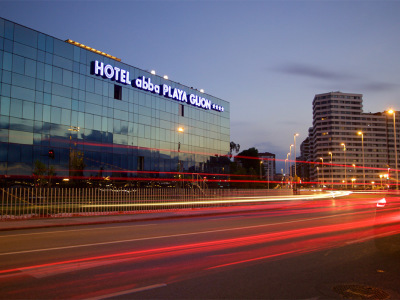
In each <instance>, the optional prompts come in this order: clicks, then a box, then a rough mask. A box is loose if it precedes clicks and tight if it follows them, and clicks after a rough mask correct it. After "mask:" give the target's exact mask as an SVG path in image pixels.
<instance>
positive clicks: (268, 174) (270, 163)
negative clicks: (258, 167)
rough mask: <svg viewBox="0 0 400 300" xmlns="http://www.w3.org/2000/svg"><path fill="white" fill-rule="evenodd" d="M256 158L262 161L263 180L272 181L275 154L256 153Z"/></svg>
mask: <svg viewBox="0 0 400 300" xmlns="http://www.w3.org/2000/svg"><path fill="white" fill-rule="evenodd" d="M258 157H259V158H260V159H261V161H262V165H263V167H264V170H265V178H266V179H267V180H274V179H275V173H276V167H275V154H273V153H269V152H263V153H258Z"/></svg>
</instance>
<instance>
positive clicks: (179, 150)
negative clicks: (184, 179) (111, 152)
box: [178, 127, 185, 188]
mask: <svg viewBox="0 0 400 300" xmlns="http://www.w3.org/2000/svg"><path fill="white" fill-rule="evenodd" d="M184 131H185V130H184V129H183V127H178V185H179V188H180V187H181V182H180V179H181V161H180V158H179V153H180V152H181V142H180V141H179V134H180V133H183V132H184Z"/></svg>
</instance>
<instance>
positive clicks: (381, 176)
mask: <svg viewBox="0 0 400 300" xmlns="http://www.w3.org/2000/svg"><path fill="white" fill-rule="evenodd" d="M379 178H380V179H381V189H382V188H383V184H382V178H383V175H382V174H379Z"/></svg>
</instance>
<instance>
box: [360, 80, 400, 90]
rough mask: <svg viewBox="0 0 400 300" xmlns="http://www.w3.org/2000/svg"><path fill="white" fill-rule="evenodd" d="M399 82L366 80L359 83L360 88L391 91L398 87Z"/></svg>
mask: <svg viewBox="0 0 400 300" xmlns="http://www.w3.org/2000/svg"><path fill="white" fill-rule="evenodd" d="M399 87H400V85H399V84H395V83H389V82H372V81H371V82H367V83H362V84H361V85H360V89H361V90H363V91H368V92H383V91H391V90H394V89H397V88H399Z"/></svg>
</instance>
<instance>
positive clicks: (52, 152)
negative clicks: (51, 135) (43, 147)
mask: <svg viewBox="0 0 400 300" xmlns="http://www.w3.org/2000/svg"><path fill="white" fill-rule="evenodd" d="M49 157H50V158H51V159H54V150H53V149H50V150H49Z"/></svg>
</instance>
